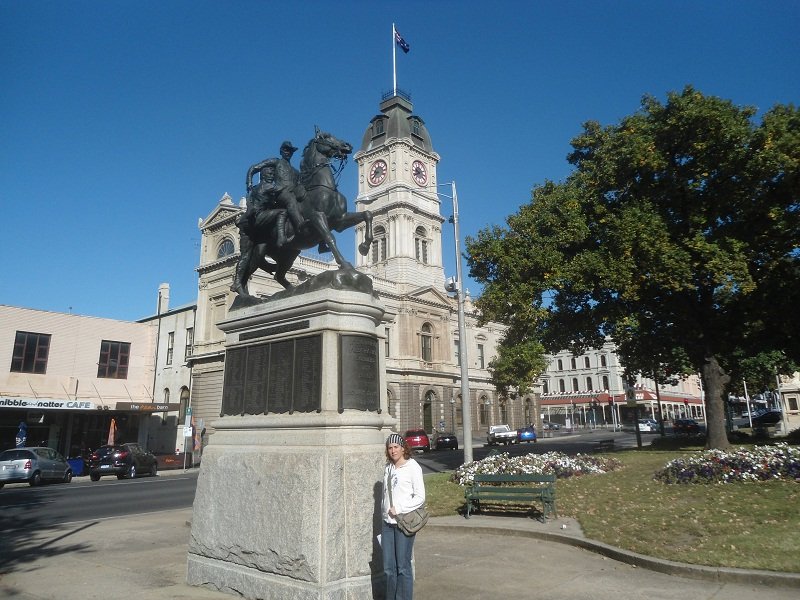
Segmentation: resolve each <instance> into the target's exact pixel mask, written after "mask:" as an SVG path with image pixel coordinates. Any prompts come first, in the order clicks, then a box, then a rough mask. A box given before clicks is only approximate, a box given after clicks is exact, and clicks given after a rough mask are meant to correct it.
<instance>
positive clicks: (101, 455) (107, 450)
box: [89, 443, 158, 481]
mask: <svg viewBox="0 0 800 600" xmlns="http://www.w3.org/2000/svg"><path fill="white" fill-rule="evenodd" d="M143 473H149V474H150V475H152V476H155V475H156V474H157V473H158V461H157V460H156V457H155V456H154V455H153V454H151V453H150V452H148V451H147V450H145V449H144V448H142V447H141V446H140V445H139V444H133V443H128V444H115V445H113V446H100V447H99V448H98V449H97V450H95V451H94V452H92V455H91V456H90V457H89V478H90V479H91V480H92V481H99V479H100V477H102V476H103V475H116V476H117V479H124V478H125V477H128V478H129V479H133V478H134V477H136V476H137V475H141V474H143Z"/></svg>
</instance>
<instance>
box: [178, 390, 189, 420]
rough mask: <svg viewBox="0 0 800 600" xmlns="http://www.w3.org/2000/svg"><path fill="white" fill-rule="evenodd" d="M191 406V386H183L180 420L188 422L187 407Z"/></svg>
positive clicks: (179, 411)
mask: <svg viewBox="0 0 800 600" xmlns="http://www.w3.org/2000/svg"><path fill="white" fill-rule="evenodd" d="M187 408H189V388H187V387H186V386H183V387H182V388H181V406H180V408H179V409H178V422H179V423H185V422H186V409H187Z"/></svg>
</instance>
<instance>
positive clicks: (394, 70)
mask: <svg viewBox="0 0 800 600" xmlns="http://www.w3.org/2000/svg"><path fill="white" fill-rule="evenodd" d="M396 39H397V30H396V29H395V28H394V23H392V82H393V84H394V87H393V88H392V90H393V94H394V95H395V96H397V43H396V41H395V40H396Z"/></svg>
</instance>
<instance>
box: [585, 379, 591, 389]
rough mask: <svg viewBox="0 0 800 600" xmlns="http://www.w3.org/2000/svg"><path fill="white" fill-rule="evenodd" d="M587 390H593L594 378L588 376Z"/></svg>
mask: <svg viewBox="0 0 800 600" xmlns="http://www.w3.org/2000/svg"><path fill="white" fill-rule="evenodd" d="M586 391H588V392H591V391H592V378H591V377H587V378H586Z"/></svg>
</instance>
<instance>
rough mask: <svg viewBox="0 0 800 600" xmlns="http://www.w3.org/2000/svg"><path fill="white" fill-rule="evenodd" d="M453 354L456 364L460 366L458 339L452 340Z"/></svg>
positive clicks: (459, 343)
mask: <svg viewBox="0 0 800 600" xmlns="http://www.w3.org/2000/svg"><path fill="white" fill-rule="evenodd" d="M453 356H454V357H455V359H456V364H457V365H458V366H459V367H460V366H461V342H460V341H459V340H453Z"/></svg>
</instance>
